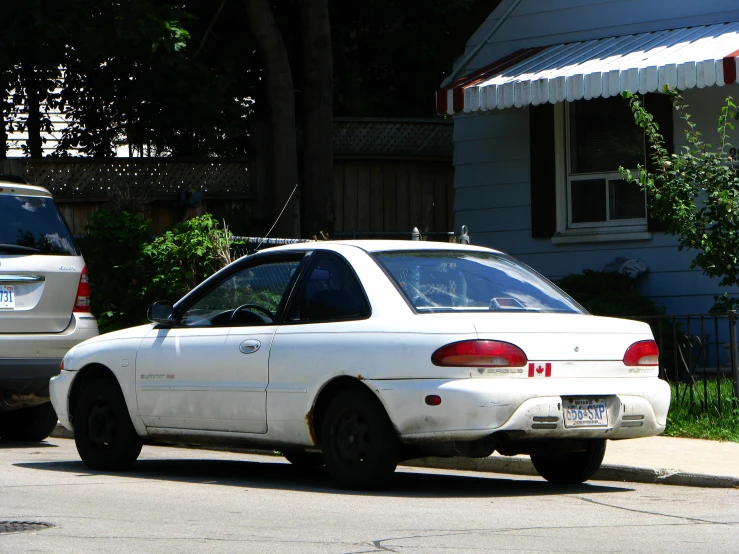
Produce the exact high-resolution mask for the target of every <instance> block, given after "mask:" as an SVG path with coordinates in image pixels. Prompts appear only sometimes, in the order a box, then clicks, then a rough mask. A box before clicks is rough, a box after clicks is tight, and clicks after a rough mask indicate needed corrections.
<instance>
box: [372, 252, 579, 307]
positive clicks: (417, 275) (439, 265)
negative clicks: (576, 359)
mask: <svg viewBox="0 0 739 554" xmlns="http://www.w3.org/2000/svg"><path fill="white" fill-rule="evenodd" d="M374 256H375V258H376V259H377V260H378V261H379V262H380V264H381V265H382V266H383V267H384V268H385V269H386V270H387V272H388V273H389V274H390V275H391V276H392V278H393V279H394V280H395V282H396V283H397V284H398V286H399V287H400V290H401V291H403V294H405V296H406V297H407V298H408V301H409V302H410V303H411V304H413V306H414V307H415V308H416V310H418V311H419V312H438V311H463V312H464V311H475V312H478V311H500V312H522V311H527V312H528V311H531V312H560V313H561V312H564V313H584V310H583V309H582V307H581V306H580V305H579V304H577V302H575V301H574V300H572V299H571V298H570V297H569V296H567V295H566V294H565V293H564V292H562V291H561V290H560V289H558V288H557V287H556V286H555V285H553V284H552V283H551V282H550V281H548V280H547V279H546V278H544V277H542V276H541V275H539V274H538V273H536V272H535V271H533V270H532V269H531V268H529V267H527V266H525V265H523V264H521V263H520V262H517V261H516V260H514V259H513V258H511V257H509V256H506V255H503V254H496V253H492V252H491V253H488V252H474V251H470V252H461V251H456V250H414V251H392V252H376V253H375V254H374Z"/></svg>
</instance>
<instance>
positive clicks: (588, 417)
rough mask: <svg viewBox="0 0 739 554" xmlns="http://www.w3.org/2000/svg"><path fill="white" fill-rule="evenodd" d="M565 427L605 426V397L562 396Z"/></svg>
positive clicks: (606, 419) (606, 422)
mask: <svg viewBox="0 0 739 554" xmlns="http://www.w3.org/2000/svg"><path fill="white" fill-rule="evenodd" d="M562 408H563V410H564V419H565V427H607V426H608V408H607V406H606V399H605V398H583V397H580V398H563V399H562Z"/></svg>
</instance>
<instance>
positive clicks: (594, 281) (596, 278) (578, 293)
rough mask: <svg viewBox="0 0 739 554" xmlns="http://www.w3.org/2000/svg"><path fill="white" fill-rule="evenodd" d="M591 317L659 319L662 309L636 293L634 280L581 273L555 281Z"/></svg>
mask: <svg viewBox="0 0 739 554" xmlns="http://www.w3.org/2000/svg"><path fill="white" fill-rule="evenodd" d="M557 285H559V287H560V288H562V290H564V291H565V292H566V293H567V294H569V295H570V296H572V298H574V299H575V300H577V301H578V302H579V303H580V304H582V305H583V307H584V308H585V309H586V310H588V311H589V312H590V313H591V314H594V315H602V316H608V317H630V316H631V317H636V316H639V317H642V316H650V315H662V314H664V313H665V310H664V308H662V307H661V306H658V305H657V304H656V303H655V302H654V301H653V300H651V299H650V298H647V297H646V296H642V295H641V294H639V292H637V290H636V280H634V279H632V278H631V277H629V276H628V275H624V274H622V273H618V272H615V271H593V270H590V269H586V270H584V271H583V272H582V273H577V274H574V273H573V274H570V275H566V276H565V277H562V278H561V279H559V280H557Z"/></svg>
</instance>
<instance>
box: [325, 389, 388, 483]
mask: <svg viewBox="0 0 739 554" xmlns="http://www.w3.org/2000/svg"><path fill="white" fill-rule="evenodd" d="M321 448H322V449H323V461H324V464H325V466H326V470H327V471H328V473H329V475H330V476H331V477H332V478H333V479H334V480H335V481H336V482H337V483H339V485H341V486H342V487H346V488H350V489H364V490H366V489H375V488H379V487H381V486H382V485H384V484H385V482H386V481H387V480H388V479H389V478H390V476H391V475H392V473H393V472H394V471H395V467H396V466H397V464H398V457H399V442H398V438H397V436H396V434H395V429H394V428H393V425H392V423H391V422H390V419H389V418H388V416H387V414H386V413H385V410H384V409H383V407H382V405H381V404H380V402H379V400H377V398H375V397H373V396H372V394H371V393H370V392H369V391H367V392H364V391H360V390H345V391H342V392H340V393H339V394H338V395H337V396H336V397H335V398H334V399H333V400H332V401H331V404H330V405H329V406H328V409H327V410H326V415H325V418H324V420H323V425H322V433H321Z"/></svg>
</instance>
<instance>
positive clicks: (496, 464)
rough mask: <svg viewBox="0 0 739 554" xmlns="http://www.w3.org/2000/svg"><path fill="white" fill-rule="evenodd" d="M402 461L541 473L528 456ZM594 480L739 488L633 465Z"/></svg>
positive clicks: (733, 482)
mask: <svg viewBox="0 0 739 554" xmlns="http://www.w3.org/2000/svg"><path fill="white" fill-rule="evenodd" d="M401 465H404V466H409V467H428V468H435V469H456V470H461V471H484V472H489V473H508V474H512V475H529V476H538V475H539V474H538V473H537V472H536V470H535V469H534V465H533V464H532V463H531V461H530V460H529V459H527V458H522V457H510V458H508V457H504V456H496V455H493V456H490V457H488V458H423V459H420V460H409V461H407V462H403V463H402V464H401ZM591 480H594V481H619V482H622V483H623V482H629V483H656V484H661V485H677V486H681V487H706V488H739V477H724V476H719V475H704V474H700V473H687V472H682V471H680V470H676V469H650V468H640V467H632V466H620V465H609V464H604V465H602V466H601V467H600V469H599V470H598V471H596V472H595V475H593V477H592V478H591Z"/></svg>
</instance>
